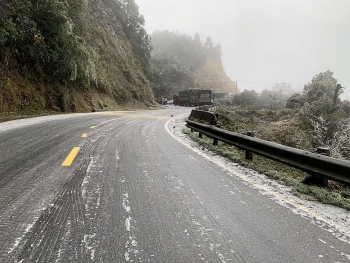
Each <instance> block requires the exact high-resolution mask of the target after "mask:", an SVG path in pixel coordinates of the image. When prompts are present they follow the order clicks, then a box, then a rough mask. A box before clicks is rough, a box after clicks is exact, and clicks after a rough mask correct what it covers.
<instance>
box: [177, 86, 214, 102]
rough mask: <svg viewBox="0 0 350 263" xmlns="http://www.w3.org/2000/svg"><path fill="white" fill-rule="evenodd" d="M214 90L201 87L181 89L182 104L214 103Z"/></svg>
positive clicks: (180, 100)
mask: <svg viewBox="0 0 350 263" xmlns="http://www.w3.org/2000/svg"><path fill="white" fill-rule="evenodd" d="M213 94H214V93H213V91H212V90H201V89H187V90H180V91H179V105H180V106H202V105H211V104H212V103H213Z"/></svg>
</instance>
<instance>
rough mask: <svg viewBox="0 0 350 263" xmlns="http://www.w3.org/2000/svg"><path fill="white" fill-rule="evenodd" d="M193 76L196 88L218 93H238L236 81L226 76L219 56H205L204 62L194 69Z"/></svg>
mask: <svg viewBox="0 0 350 263" xmlns="http://www.w3.org/2000/svg"><path fill="white" fill-rule="evenodd" d="M194 77H195V79H196V87H197V88H200V89H211V90H213V91H214V92H219V93H220V92H223V93H232V94H238V93H240V90H239V88H238V86H237V83H236V82H235V81H232V80H231V79H230V78H229V77H228V76H226V73H225V70H224V67H223V65H222V62H221V59H220V58H212V57H209V58H207V61H206V62H205V64H204V65H203V66H202V67H201V68H199V69H198V70H196V71H195V73H194Z"/></svg>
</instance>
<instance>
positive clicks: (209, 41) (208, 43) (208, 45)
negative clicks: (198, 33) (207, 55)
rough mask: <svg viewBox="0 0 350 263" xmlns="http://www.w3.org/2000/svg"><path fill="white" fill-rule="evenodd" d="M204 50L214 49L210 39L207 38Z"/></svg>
mask: <svg viewBox="0 0 350 263" xmlns="http://www.w3.org/2000/svg"><path fill="white" fill-rule="evenodd" d="M204 48H205V49H207V50H208V49H212V48H213V42H212V41H211V38H210V37H207V39H206V40H205V43H204Z"/></svg>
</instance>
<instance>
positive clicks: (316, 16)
mask: <svg viewBox="0 0 350 263" xmlns="http://www.w3.org/2000/svg"><path fill="white" fill-rule="evenodd" d="M135 2H136V4H137V5H138V6H139V12H140V14H143V15H144V17H145V20H146V29H147V31H148V33H149V34H152V33H153V32H154V30H156V29H158V30H169V31H178V32H179V33H181V34H187V35H191V36H194V34H195V33H196V32H198V34H199V35H200V36H201V40H202V43H203V42H204V41H205V39H206V37H207V36H210V37H211V39H212V41H213V43H214V45H216V44H220V45H221V46H222V51H223V52H222V61H223V64H224V68H225V71H226V74H227V75H228V76H229V77H230V78H231V79H232V80H236V81H237V82H238V86H239V87H240V89H241V90H244V89H248V90H251V89H254V90H256V91H257V92H260V91H261V90H263V89H265V88H267V89H269V88H271V87H272V86H274V85H275V84H276V83H281V82H286V83H290V84H291V85H292V87H293V88H294V89H298V90H302V89H303V87H304V85H305V84H307V83H309V82H310V81H311V79H312V78H313V77H314V76H315V75H316V74H318V73H320V72H324V71H326V70H330V71H332V72H334V77H335V78H336V79H337V80H338V83H340V84H342V86H343V87H345V92H344V94H343V95H342V98H343V99H350V22H349V19H350V1H349V0H328V1H326V0H288V1H287V0H215V1H214V0H186V1H185V0H176V1H174V0H135Z"/></svg>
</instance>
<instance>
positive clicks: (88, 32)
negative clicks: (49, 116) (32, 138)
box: [0, 0, 153, 113]
mask: <svg viewBox="0 0 350 263" xmlns="http://www.w3.org/2000/svg"><path fill="white" fill-rule="evenodd" d="M144 24H145V20H144V18H143V16H142V15H140V14H139V11H138V6H137V5H136V4H135V2H134V0H106V1H102V2H101V1H98V0H91V1H84V0H67V1H61V0H36V1H34V0H14V1H10V0H3V1H0V112H23V113H31V112H43V111H45V110H50V111H51V110H54V111H63V112H67V111H73V112H77V111H78V112H79V111H89V110H91V109H95V108H106V107H109V108H117V107H118V105H131V107H132V106H134V108H135V107H138V106H140V107H142V106H143V107H145V106H151V104H152V101H153V95H152V90H151V87H150V86H149V81H148V79H147V77H146V72H147V71H148V68H149V59H150V52H151V49H152V46H151V40H150V37H149V36H148V34H147V32H146V30H145V28H144ZM123 107H125V106H123Z"/></svg>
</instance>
